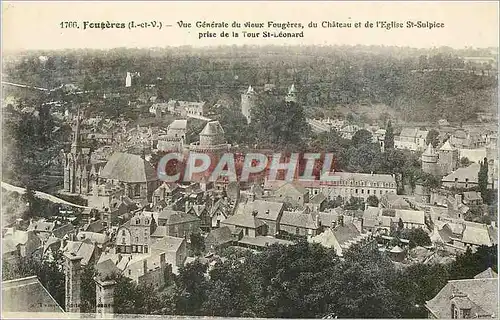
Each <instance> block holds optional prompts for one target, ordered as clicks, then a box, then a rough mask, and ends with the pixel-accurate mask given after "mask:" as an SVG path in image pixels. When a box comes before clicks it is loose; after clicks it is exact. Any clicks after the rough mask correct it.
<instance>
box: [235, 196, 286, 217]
mask: <svg viewBox="0 0 500 320" xmlns="http://www.w3.org/2000/svg"><path fill="white" fill-rule="evenodd" d="M283 206H284V204H283V203H280V202H273V201H266V200H254V201H249V202H247V203H240V204H239V205H238V207H237V208H236V214H246V215H252V212H254V211H257V218H259V219H264V220H273V221H277V220H278V217H279V214H280V213H281V211H283Z"/></svg>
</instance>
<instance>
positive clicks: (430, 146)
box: [423, 143, 436, 156]
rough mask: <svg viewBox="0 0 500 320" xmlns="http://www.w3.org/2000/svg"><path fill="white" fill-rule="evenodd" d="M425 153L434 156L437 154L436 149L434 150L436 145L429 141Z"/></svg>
mask: <svg viewBox="0 0 500 320" xmlns="http://www.w3.org/2000/svg"><path fill="white" fill-rule="evenodd" d="M423 155H424V156H434V155H436V151H435V150H434V147H433V146H432V143H429V144H428V145H427V149H425V151H424V153H423Z"/></svg>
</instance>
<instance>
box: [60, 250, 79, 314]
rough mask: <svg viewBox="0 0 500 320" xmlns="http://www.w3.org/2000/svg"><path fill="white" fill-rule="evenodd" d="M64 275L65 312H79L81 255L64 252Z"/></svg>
mask: <svg viewBox="0 0 500 320" xmlns="http://www.w3.org/2000/svg"><path fill="white" fill-rule="evenodd" d="M64 259H65V264H64V276H65V282H66V283H65V293H66V294H65V295H66V305H65V306H66V312H70V313H80V306H81V296H80V287H81V265H80V263H81V261H82V257H78V256H76V255H75V254H74V253H65V254H64Z"/></svg>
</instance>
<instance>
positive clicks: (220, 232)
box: [205, 227, 233, 246]
mask: <svg viewBox="0 0 500 320" xmlns="http://www.w3.org/2000/svg"><path fill="white" fill-rule="evenodd" d="M209 241H210V242H211V243H212V244H214V245H215V246H219V245H222V244H225V243H228V242H231V241H233V233H232V231H231V229H229V227H221V228H217V229H215V230H212V231H210V233H209V234H208V235H207V238H206V239H205V242H209Z"/></svg>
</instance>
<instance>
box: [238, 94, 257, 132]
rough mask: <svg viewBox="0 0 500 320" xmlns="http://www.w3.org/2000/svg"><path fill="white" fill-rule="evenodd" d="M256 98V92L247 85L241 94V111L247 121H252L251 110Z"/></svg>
mask: <svg viewBox="0 0 500 320" xmlns="http://www.w3.org/2000/svg"><path fill="white" fill-rule="evenodd" d="M256 100H257V94H256V93H255V91H254V89H253V88H252V86H249V87H248V90H247V91H246V92H245V93H243V94H242V95H241V113H243V115H244V116H245V118H247V123H250V122H252V114H251V110H252V109H253V107H254V106H255V103H256Z"/></svg>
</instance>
